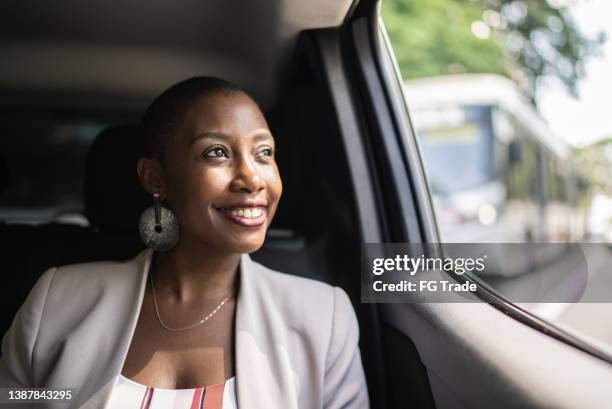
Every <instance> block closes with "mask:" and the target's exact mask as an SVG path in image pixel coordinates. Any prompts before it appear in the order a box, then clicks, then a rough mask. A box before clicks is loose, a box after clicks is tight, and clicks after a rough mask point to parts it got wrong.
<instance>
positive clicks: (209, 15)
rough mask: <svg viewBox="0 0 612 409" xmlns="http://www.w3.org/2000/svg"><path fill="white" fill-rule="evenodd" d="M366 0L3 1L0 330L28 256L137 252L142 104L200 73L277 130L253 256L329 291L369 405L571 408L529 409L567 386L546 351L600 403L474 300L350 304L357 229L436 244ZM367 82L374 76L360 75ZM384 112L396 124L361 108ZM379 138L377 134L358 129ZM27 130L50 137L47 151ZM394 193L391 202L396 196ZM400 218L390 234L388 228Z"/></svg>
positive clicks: (50, 260)
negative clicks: (246, 97) (242, 98)
mask: <svg viewBox="0 0 612 409" xmlns="http://www.w3.org/2000/svg"><path fill="white" fill-rule="evenodd" d="M377 7H378V2H376V1H361V2H358V1H355V2H352V1H350V0H335V1H327V0H313V1H308V2H304V1H299V0H255V1H249V2H239V1H233V0H230V1H227V0H225V1H219V0H213V1H207V2H198V1H193V0H188V1H186V2H182V3H181V6H177V4H176V3H174V2H170V1H164V0H154V1H146V2H145V1H143V0H132V1H129V2H124V3H121V4H117V3H111V2H104V1H100V0H92V1H90V2H87V4H86V5H85V4H83V3H80V2H76V1H72V0H60V1H57V2H42V1H35V2H34V3H29V4H28V5H27V6H26V5H24V4H22V3H19V2H4V3H2V4H1V5H0V10H1V11H2V12H1V13H0V15H2V16H4V21H3V24H2V25H0V47H1V49H2V55H3V57H2V59H3V62H2V64H0V109H1V111H0V129H1V130H2V131H3V132H2V136H1V137H0V220H2V222H1V223H0V243H1V246H2V249H3V255H4V257H3V261H4V264H3V277H4V284H3V286H2V287H0V302H1V303H2V307H3V308H2V311H3V312H2V314H0V330H1V332H2V333H4V332H5V331H6V330H7V328H8V327H9V326H10V324H11V321H12V319H13V316H14V315H15V313H16V311H17V309H18V308H19V306H20V305H21V303H23V301H24V299H25V297H26V296H27V294H28V292H29V290H30V288H31V287H32V286H33V285H34V283H35V282H36V280H37V278H38V277H39V276H40V275H41V274H42V273H43V272H44V271H45V270H46V269H48V268H50V267H53V266H58V265H65V264H72V263H79V262H86V261H94V260H126V259H130V258H132V257H134V256H135V255H136V254H137V253H138V252H139V251H141V250H142V249H144V245H143V244H142V242H141V240H140V238H139V236H138V219H139V216H140V214H141V213H142V211H143V210H144V209H145V208H147V207H149V206H150V205H151V203H152V199H151V198H150V197H149V195H147V194H146V193H145V191H144V190H143V189H142V187H141V186H140V182H139V180H138V178H137V175H136V171H135V167H136V162H137V160H138V158H139V157H140V155H141V144H140V138H141V128H140V118H141V115H142V113H143V112H144V109H145V108H146V107H147V105H148V104H149V103H150V102H151V101H152V99H153V98H154V97H155V96H156V95H157V94H159V93H160V92H161V91H163V90H164V89H165V88H167V87H168V86H170V85H171V84H173V83H175V82H177V81H179V80H182V79H186V78H189V77H192V76H195V75H213V76H219V77H222V78H225V79H228V80H230V81H233V82H235V83H237V84H238V85H240V86H242V87H243V88H245V89H246V90H247V91H249V92H250V93H251V94H252V95H253V96H254V98H255V99H256V100H257V101H258V103H259V104H260V105H261V107H262V110H263V111H264V113H265V114H266V118H267V120H268V122H269V125H270V129H271V130H272V134H273V135H274V137H275V139H276V144H277V161H278V164H279V169H280V173H281V177H282V180H283V186H284V191H283V197H282V199H281V202H280V205H279V209H278V212H277V215H276V217H275V219H274V221H273V224H272V226H271V228H270V230H269V231H268V237H267V239H266V242H265V244H264V246H263V247H262V248H261V249H260V250H259V251H258V252H256V253H255V254H253V255H252V257H253V258H254V259H255V260H256V261H258V262H261V263H262V264H264V265H266V266H268V267H270V268H272V269H275V270H279V271H283V272H286V273H291V274H296V275H300V276H304V277H310V278H314V279H317V280H321V281H324V282H327V283H329V284H333V285H337V286H340V287H342V288H343V289H344V290H345V291H346V292H347V293H348V295H349V297H350V299H351V301H352V303H353V306H354V308H355V310H356V312H357V316H358V319H359V324H360V348H361V355H362V360H363V364H364V369H365V372H366V378H367V381H368V389H369V394H370V402H371V407H372V408H403V407H406V408H407V407H419V408H434V407H444V408H462V407H465V408H468V407H492V406H491V405H493V404H494V403H495V404H499V405H498V406H499V407H577V406H574V404H576V402H578V398H577V397H574V398H571V399H570V398H567V397H562V398H558V399H556V400H554V403H555V404H553V406H548V405H549V404H550V401H549V400H547V399H546V398H547V397H548V396H549V394H554V393H555V392H553V391H554V390H555V389H558V388H561V389H562V388H563V387H568V386H567V385H570V384H571V383H570V382H571V377H570V376H569V374H568V373H566V372H565V371H559V370H558V368H559V367H558V365H559V364H560V362H561V361H565V362H566V363H567V364H568V365H569V366H568V367H569V368H574V369H576V368H583V369H584V370H585V372H581V373H586V374H588V375H585V377H584V379H582V380H581V381H580V382H591V381H592V380H594V379H598V381H597V382H593V383H592V384H591V386H590V387H589V388H587V389H586V390H587V391H590V395H589V396H590V397H588V398H584V399H585V401H584V402H589V403H594V404H595V406H583V407H600V406H597V404H599V403H602V402H604V399H605V398H606V396H605V394H604V392H603V388H602V387H601V380H602V379H604V380H605V379H607V380H610V379H612V371H611V370H610V368H609V365H608V364H605V363H603V362H601V361H599V360H597V359H596V358H593V357H590V356H587V355H586V354H583V353H582V352H580V351H577V350H573V349H572V348H571V347H569V346H567V345H565V344H563V343H561V342H559V341H557V340H555V339H552V338H549V337H547V336H546V335H544V334H542V333H541V332H539V331H537V330H535V329H533V328H529V327H528V326H526V325H524V324H522V323H520V322H518V321H517V320H514V319H512V318H510V317H509V316H508V315H507V314H506V313H504V312H502V311H500V310H499V309H496V308H493V307H491V306H490V305H489V304H486V303H483V304H482V305H459V304H457V305H451V304H449V305H417V304H402V305H390V304H389V305H376V304H367V303H363V304H362V303H361V302H360V291H361V287H360V286H361V284H360V279H359V277H360V268H361V267H360V262H361V259H360V252H361V244H362V243H363V242H368V241H372V240H378V241H384V240H388V241H392V240H394V237H395V238H396V240H398V238H399V241H408V240H413V239H414V235H413V236H412V237H409V234H408V233H409V232H410V231H420V232H422V234H421V236H420V237H419V239H418V240H430V239H431V237H434V238H435V232H434V231H432V232H431V233H427V234H426V233H423V232H425V231H426V230H427V229H431V227H427V226H431V225H432V223H434V221H433V216H431V213H432V212H431V207H430V205H427V204H423V203H425V202H426V201H427V200H428V199H427V197H428V196H427V195H428V192H427V188H426V185H425V184H424V182H423V180H420V181H419V180H416V179H418V177H419V169H420V165H419V163H418V152H416V149H415V152H416V153H413V154H411V153H410V152H411V149H413V148H414V146H412V145H413V144H414V142H407V145H402V147H400V148H394V146H395V145H393V144H398V143H400V142H399V141H400V138H399V137H398V138H395V139H389V141H392V142H387V139H386V138H391V135H394V137H395V135H396V134H397V135H401V134H402V132H404V133H405V135H403V138H407V137H409V135H410V125H409V119H408V115H407V113H406V112H403V111H402V109H403V110H405V108H402V109H400V108H398V106H397V104H398V103H399V102H398V101H397V100H396V99H394V98H397V91H394V89H395V88H394V87H396V85H393V84H392V83H390V82H389V81H392V80H390V79H389V77H388V76H387V75H388V73H387V71H385V70H388V69H389V67H391V61H390V60H391V59H392V57H390V56H389V55H387V54H385V52H386V51H385V49H384V46H381V44H380V43H374V44H372V43H367V42H366V43H358V42H357V41H358V40H359V36H360V35H362V34H360V33H362V32H364V33H369V34H370V35H372V36H376V35H377V27H378V26H377V24H378V19H377V14H376V13H377ZM9 16H10V17H9ZM362 29H363V30H365V31H363V30H362ZM370 41H371V40H370ZM360 47H363V48H360ZM381 53H382V54H381ZM366 55H373V56H376V55H378V56H379V57H380V56H381V55H382V57H380V61H379V62H377V63H376V64H382V66H383V67H386V68H385V69H381V66H380V65H376V64H374V63H372V64H373V65H372V66H371V67H369V66H367V65H361V66H360V67H357V66H355V65H356V62H357V61H359V62H361V63H362V64H366V63H365V62H364V61H367V60H366V59H365V56H366ZM353 63H354V64H355V65H353ZM385 64H386V65H385ZM377 70H378V71H377ZM381 78H382V79H381ZM374 79H378V80H377V81H379V82H377V83H376V84H374V85H372V81H374ZM376 86H377V87H379V88H376ZM345 88H346V89H345ZM378 99H381V100H384V101H385V102H384V103H382V102H381V103H378V102H377V101H378ZM347 107H349V108H347ZM384 107H390V108H386V109H388V110H389V112H387V114H388V116H389V117H390V118H391V119H390V120H391V121H396V122H395V124H393V123H390V124H387V125H385V124H384V121H382V120H381V119H380V117H381V113H380V112H379V110H380V109H385V108H384ZM372 117H376V118H378V120H377V122H375V121H373V120H372V119H370V118H372ZM77 120H78V121H81V122H78V121H77ZM75 121H77V122H78V123H84V124H89V125H87V126H88V127H87V126H80V125H79V126H80V127H78V126H76V125H74V124H75V123H77V122H75ZM399 121H403V125H401V126H398V125H397V123H398V122H399ZM386 127H389V128H392V130H389V131H388V132H387V131H385V129H387V128H386ZM402 127H403V128H402ZM84 128H86V129H85V131H84V130H83V129H84ZM77 131H78V132H81V133H84V134H83V135H85V134H86V135H85V136H83V135H81V134H78V135H77V133H78V132H77ZM378 134H382V135H384V137H381V139H380V140H377V139H376V135H378ZM75 135H76V136H75ZM364 135H367V138H366V137H365V136H364ZM45 138H51V139H53V140H54V141H59V142H57V143H56V144H55V145H50V144H49V145H47V144H45V140H46V139H45ZM63 140H66V141H78V144H77V143H74V144H73V145H70V146H69V147H68V145H65V146H64V147H65V148H66V149H68V150H69V155H68V154H66V150H64V151H59V150H58V151H54V150H53V149H54V148H53V147H54V146H56V145H58V144H59V145H60V146H62V145H61V144H62V141H63ZM359 141H363V143H361V142H359ZM411 144H412V145H411ZM389 150H392V151H394V152H395V153H394V155H397V158H398V159H397V162H394V161H393V156H387V160H389V161H391V163H393V164H396V163H400V162H401V163H404V162H405V161H406V158H408V159H410V160H409V161H408V162H410V163H409V164H408V165H407V166H408V169H412V170H411V171H410V172H406V169H404V170H403V177H404V183H405V184H407V185H408V184H409V183H410V180H411V179H410V178H409V177H408V176H406V175H407V174H410V177H411V178H413V179H412V181H413V182H412V185H411V186H409V187H407V188H406V189H407V193H405V194H404V193H402V192H403V191H402V189H401V186H400V187H398V185H397V183H395V182H394V181H395V180H396V179H395V178H397V177H398V176H397V174H396V173H394V172H396V171H395V170H394V169H395V168H394V167H393V166H396V165H393V166H389V167H388V168H385V167H384V166H383V165H380V166H381V167H383V168H382V169H378V170H375V169H374V168H376V167H377V166H379V165H377V164H376V163H373V161H371V160H370V159H374V158H381V157H382V156H384V155H385V154H386V152H388V151H389ZM360 155H361V156H360ZM411 155H412V156H411ZM66 158H71V159H70V160H69V161H68V159H66ZM364 158H366V159H368V160H367V161H366V159H364ZM24 161H27V162H24ZM66 161H67V162H66ZM360 161H361V162H360ZM397 166H399V165H397ZM56 168H57V169H59V168H61V169H63V170H62V172H59V171H55V170H54V169H56ZM421 172H422V171H421ZM58 178H59V179H58ZM68 179H69V180H68ZM373 180H375V181H373ZM415 180H416V181H415ZM56 184H60V185H64V186H68V188H69V189H71V191H72V193H73V196H71V197H73V198H76V199H74V200H71V201H64V202H62V200H59V199H58V200H57V201H56V202H54V203H53V204H52V205H50V207H51V209H50V211H48V212H39V213H35V214H34V216H31V215H30V216H28V217H26V216H24V215H25V213H24V211H25V210H28V209H21V213H19V212H15V210H20V209H15V207H18V204H15V203H18V202H17V201H11V200H9V199H10V198H12V197H16V195H17V193H15V192H14V190H15V189H20V190H19V192H20V193H19V194H20V195H27V194H28V192H32V191H34V192H37V194H39V195H44V194H45V192H50V193H53V192H55V191H56V190H53V187H54V186H55V185H56ZM390 184H394V187H390ZM391 191H392V192H391ZM408 191H409V192H408ZM11 192H13V193H11ZM364 192H365V194H364ZM390 192H391V193H392V194H391V193H390ZM410 192H412V193H410ZM367 194H369V195H372V197H373V199H372V200H371V201H370V202H368V201H367V200H366V199H367V198H365V196H367ZM11 195H12V196H11ZM411 195H413V196H415V198H414V203H413V205H412V206H414V209H413V210H411V211H409V210H406V209H407V207H405V206H403V203H405V202H406V201H407V200H409V199H410V198H411V197H412V196H411ZM410 200H412V199H410ZM33 207H35V206H33ZM374 207H375V208H376V209H378V210H372V209H373V208H374ZM396 221H397V222H396ZM407 225H410V227H409V228H406V229H407V231H408V233H406V235H404V236H398V235H396V236H394V234H396V233H397V231H398V230H399V229H401V228H404V226H407ZM374 230H377V231H379V233H376V234H374V233H373V231H374ZM474 316H477V317H479V318H481V319H482V320H481V321H478V323H477V322H476V321H475V320H474ZM494 338H497V339H494ZM525 342H527V343H530V344H531V345H532V346H533V348H527V345H525ZM524 350H527V352H525V351H524ZM521 351H523V352H521ZM541 351H548V352H547V353H545V354H540V352H541ZM551 351H552V352H551ZM521 353H524V354H525V356H526V358H525V359H521V358H520V356H521V355H520V354H521ZM516 354H518V355H516ZM559 359H561V361H559ZM525 371H527V372H525ZM534 371H535V372H534ZM559 372H563V373H559ZM570 372H571V371H570ZM526 373H529V375H526ZM546 377H548V381H545V379H546ZM551 377H552V379H551ZM587 378H588V379H587ZM544 384H546V385H544ZM570 388H571V387H570ZM542 394H544V395H542ZM608 396H609V395H608ZM556 403H559V405H556ZM601 407H603V406H601Z"/></svg>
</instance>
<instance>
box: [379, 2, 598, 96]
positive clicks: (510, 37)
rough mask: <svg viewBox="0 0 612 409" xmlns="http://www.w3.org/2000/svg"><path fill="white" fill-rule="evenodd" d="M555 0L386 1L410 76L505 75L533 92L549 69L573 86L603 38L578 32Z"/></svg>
mask: <svg viewBox="0 0 612 409" xmlns="http://www.w3.org/2000/svg"><path fill="white" fill-rule="evenodd" d="M555 3H559V0H557V1H552V0H383V2H382V17H383V20H384V23H385V26H386V28H387V31H388V34H389V38H390V40H391V43H392V45H393V48H394V51H395V54H396V58H397V61H398V64H399V66H400V70H401V72H402V75H403V76H404V77H405V78H407V79H408V78H419V77H425V76H433V75H446V74H452V73H461V72H470V73H494V74H501V75H505V76H507V77H509V78H511V79H513V80H515V81H516V82H517V83H518V84H519V85H521V86H522V87H523V90H524V91H526V94H527V95H529V96H530V97H533V95H534V93H535V90H536V87H537V84H538V79H539V78H541V77H542V76H549V75H551V76H555V77H557V78H559V79H561V80H562V81H563V83H564V84H565V85H566V86H567V88H568V90H569V91H570V92H575V85H576V80H577V78H579V77H580V75H581V64H582V61H583V60H584V58H586V57H587V56H589V55H591V54H593V52H594V51H595V50H596V49H597V44H598V43H600V42H602V41H603V38H600V39H599V40H598V41H593V40H590V39H588V38H586V37H584V36H583V35H581V34H580V33H579V32H578V31H577V29H576V27H575V24H574V22H573V21H572V19H571V16H570V15H569V14H568V12H567V10H566V9H564V8H563V7H560V8H556V7H553V6H552V5H554V4H555ZM551 4H552V5H551ZM476 34H478V35H479V37H477V36H476Z"/></svg>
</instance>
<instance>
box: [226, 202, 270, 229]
mask: <svg viewBox="0 0 612 409" xmlns="http://www.w3.org/2000/svg"><path fill="white" fill-rule="evenodd" d="M216 210H217V211H219V212H220V213H221V214H222V215H223V216H224V217H225V218H226V219H227V220H229V221H231V222H234V223H236V224H238V225H240V226H242V227H259V226H261V225H262V224H264V223H265V222H266V208H265V207H261V206H250V207H235V208H232V209H227V208H220V209H216Z"/></svg>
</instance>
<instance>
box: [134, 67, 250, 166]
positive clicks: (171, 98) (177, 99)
mask: <svg viewBox="0 0 612 409" xmlns="http://www.w3.org/2000/svg"><path fill="white" fill-rule="evenodd" d="M234 92H237V93H242V94H245V95H247V96H248V95H249V94H248V93H247V92H246V91H244V90H243V89H242V88H240V87H238V86H237V85H236V84H233V83H231V82H229V81H226V80H224V79H221V78H216V77H207V76H199V77H193V78H189V79H186V80H184V81H181V82H179V83H176V84H174V85H173V86H171V87H170V88H168V89H167V90H165V91H164V92H163V93H162V94H161V95H159V96H158V97H157V98H155V100H154V101H153V102H152V103H151V105H149V107H148V108H147V110H146V111H145V114H144V117H143V119H142V126H143V131H144V146H143V154H144V156H145V157H149V158H157V159H158V160H159V161H160V162H161V163H162V164H163V163H164V156H165V152H166V147H167V145H168V141H169V140H170V138H171V137H172V136H173V133H174V131H175V129H176V127H177V126H178V124H179V123H180V121H181V119H182V117H183V114H184V113H185V111H186V110H187V108H188V107H189V105H190V104H191V103H192V102H193V100H194V99H196V97H200V96H203V95H212V94H218V93H221V94H230V93H234ZM251 99H252V98H251Z"/></svg>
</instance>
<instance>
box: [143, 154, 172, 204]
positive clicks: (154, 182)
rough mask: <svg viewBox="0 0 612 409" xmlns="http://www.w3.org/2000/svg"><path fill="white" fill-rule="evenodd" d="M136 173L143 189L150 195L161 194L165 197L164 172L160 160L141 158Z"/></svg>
mask: <svg viewBox="0 0 612 409" xmlns="http://www.w3.org/2000/svg"><path fill="white" fill-rule="evenodd" d="M136 172H138V177H139V178H140V183H142V187H143V188H144V189H145V190H146V191H147V192H149V193H150V194H153V193H159V194H160V196H161V197H165V196H166V195H165V193H166V192H165V185H164V178H163V170H162V167H161V164H160V163H159V160H157V159H154V158H141V159H139V160H138V164H137V165H136Z"/></svg>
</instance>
